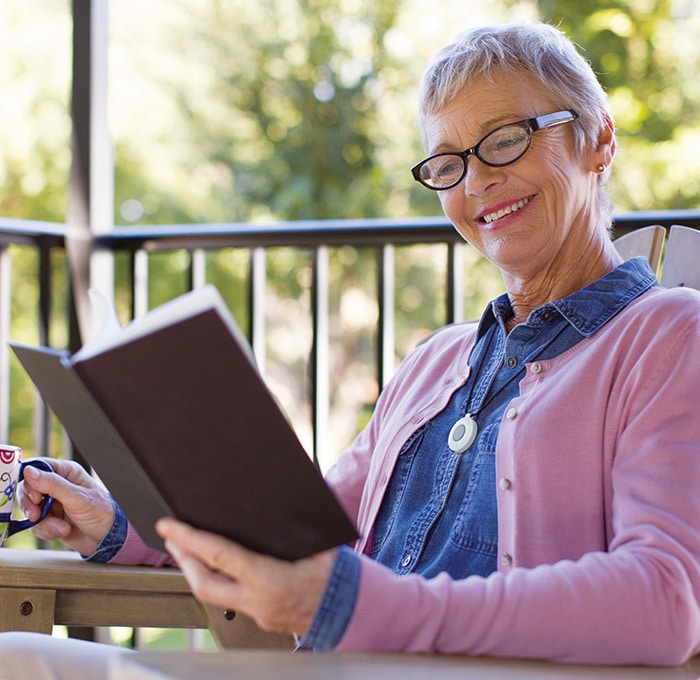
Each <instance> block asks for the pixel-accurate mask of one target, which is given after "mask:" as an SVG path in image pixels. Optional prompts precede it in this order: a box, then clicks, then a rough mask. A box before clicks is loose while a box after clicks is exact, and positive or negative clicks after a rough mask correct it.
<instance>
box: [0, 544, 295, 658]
mask: <svg viewBox="0 0 700 680" xmlns="http://www.w3.org/2000/svg"><path fill="white" fill-rule="evenodd" d="M54 624H59V625H66V626H76V627H85V626H90V627H91V626H129V627H134V628H149V627H154V628H209V630H210V632H211V634H212V637H213V638H214V640H215V641H216V643H217V645H218V646H219V647H221V648H259V649H264V648H267V649H274V648H283V649H292V648H293V640H292V638H291V637H290V636H286V635H275V634H271V633H265V632H264V631H262V630H260V629H259V628H258V627H257V626H256V625H255V624H254V623H253V621H252V620H251V619H249V618H247V617H244V616H241V615H238V616H235V615H232V614H230V613H228V612H224V611H223V610H221V609H217V608H216V607H211V606H209V605H203V604H201V603H200V602H198V601H197V600H195V598H194V597H193V595H192V593H191V592H190V589H189V587H188V585H187V582H186V581H185V578H184V576H183V575H182V574H181V573H180V572H179V571H178V570H176V569H169V568H156V567H147V566H144V567H135V566H120V565H113V564H94V563H92V562H86V561H84V560H83V559H81V557H80V556H79V555H78V554H77V553H73V552H71V551H67V550H23V549H17V548H1V549H0V631H10V630H24V631H34V632H39V633H48V634H51V632H52V628H53V626H54Z"/></svg>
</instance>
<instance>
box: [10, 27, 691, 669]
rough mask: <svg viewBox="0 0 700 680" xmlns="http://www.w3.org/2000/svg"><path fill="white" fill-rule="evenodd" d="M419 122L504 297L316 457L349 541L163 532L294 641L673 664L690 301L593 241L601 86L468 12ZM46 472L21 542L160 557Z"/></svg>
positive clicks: (604, 152) (607, 162)
mask: <svg viewBox="0 0 700 680" xmlns="http://www.w3.org/2000/svg"><path fill="white" fill-rule="evenodd" d="M420 123H421V127H422V134H423V141H424V144H425V148H426V150H427V153H428V157H427V158H426V159H425V160H423V161H421V162H420V163H418V164H417V165H416V166H415V167H414V168H413V170H412V172H413V176H414V177H415V179H416V180H417V181H418V182H420V183H421V184H422V185H424V186H425V187H427V189H429V190H433V191H436V192H437V195H438V197H439V199H440V201H441V204H442V208H443V210H444V212H445V214H446V215H447V217H448V218H449V219H450V220H451V222H452V223H453V224H454V226H455V228H456V229H457V231H458V232H459V233H460V234H461V235H462V236H463V237H464V239H465V240H466V241H468V242H469V243H470V244H471V245H472V246H473V247H474V248H476V249H477V250H478V251H479V252H480V253H482V254H483V255H484V256H485V257H486V258H488V259H489V260H490V261H491V262H493V263H494V264H495V265H496V266H497V267H498V268H499V269H500V271H501V272H502V275H503V280H504V282H505V286H506V289H507V293H506V294H504V295H502V296H501V297H498V298H497V299H495V300H494V301H493V302H491V304H489V306H488V307H487V309H486V311H485V312H484V314H483V316H482V318H481V320H480V322H479V323H478V325H472V326H470V325H454V326H451V327H448V328H446V329H444V330H442V331H441V332H439V333H437V334H435V335H434V336H433V337H431V338H430V339H429V340H428V341H427V342H426V343H424V344H422V345H421V346H420V347H418V348H417V349H416V351H415V352H414V353H413V354H412V355H411V356H409V357H408V358H407V359H406V360H405V361H404V362H403V363H402V365H401V366H400V368H399V370H398V371H397V373H396V376H395V377H394V379H393V380H392V381H391V383H390V384H389V385H387V387H386V388H385V389H384V391H383V392H382V394H381V396H380V398H379V400H378V403H377V406H376V410H375V412H374V415H373V417H372V419H371V422H370V423H369V425H368V426H367V428H366V429H365V430H364V431H363V432H362V433H361V434H360V435H359V437H358V438H357V440H356V441H355V442H354V443H353V444H352V445H351V446H350V447H349V448H348V449H347V450H346V451H345V452H344V453H343V454H342V455H341V457H340V458H339V460H338V462H337V465H336V466H335V467H334V468H333V469H332V470H330V472H329V473H328V476H327V479H328V482H329V483H330V484H331V486H332V488H333V489H334V490H335V492H336V494H337V496H338V497H339V499H340V500H341V501H342V503H343V504H344V506H345V508H346V509H347V511H348V513H350V515H351V516H352V517H354V518H355V520H356V522H357V526H358V529H359V532H360V534H361V538H360V539H359V541H358V542H357V545H355V546H354V550H352V549H350V548H349V547H346V546H344V547H341V548H339V549H337V550H332V551H329V552H326V553H323V554H319V555H316V556H314V557H312V558H310V559H306V560H302V561H299V562H296V563H286V562H280V561H277V560H274V559H272V558H269V557H265V556H262V555H258V554H253V553H251V552H249V551H248V550H245V549H243V548H242V547H240V546H238V545H235V544H233V543H231V542H230V541H228V540H226V539H223V538H221V537H219V536H216V535H212V534H209V533H205V532H202V531H198V530H195V529H193V528H191V527H188V526H185V525H183V524H181V523H178V522H176V521H174V520H172V519H164V520H161V522H160V523H159V527H158V528H159V531H160V533H161V535H162V536H163V537H164V538H165V539H166V545H167V548H168V550H169V552H170V553H171V554H172V556H173V558H174V559H175V560H176V562H177V563H178V564H179V566H180V567H181V568H182V569H183V571H184V573H185V575H186V577H187V579H188V581H189V583H190V585H191V586H192V589H193V591H194V593H195V594H196V595H197V596H198V597H199V598H200V599H202V600H204V601H206V602H210V603H212V604H214V605H218V606H220V607H225V608H230V609H236V610H239V611H242V612H245V613H247V614H248V615H250V616H251V617H253V618H254V619H255V620H256V621H258V622H259V624H260V625H261V626H262V627H264V628H266V629H272V630H277V631H286V632H289V633H295V634H297V635H298V636H300V644H301V645H302V646H303V647H309V648H313V649H316V650H332V649H337V650H381V651H394V650H403V651H411V652H437V653H449V654H454V653H457V654H474V655H496V656H505V657H521V658H522V657H528V658H541V659H552V660H557V661H566V662H590V663H606V664H679V663H682V662H684V661H685V660H686V659H688V658H689V657H690V656H691V655H693V654H695V653H697V652H698V649H699V643H700V607H699V606H698V605H699V603H698V598H699V595H700V519H699V518H700V493H698V480H699V479H700V455H698V454H699V453H700V452H699V451H698V446H699V442H700V419H698V418H697V415H696V414H695V412H694V411H695V405H696V403H697V389H698V388H697V386H698V384H700V362H698V359H697V347H698V346H700V296H699V295H698V294H697V293H696V292H694V291H690V290H685V289H675V290H666V289H663V288H661V287H660V286H659V285H657V283H656V279H655V276H654V273H653V272H652V271H651V270H650V268H649V266H648V264H647V262H646V261H645V260H644V259H643V258H637V259H633V260H631V261H628V262H622V261H621V258H620V257H619V256H618V254H617V253H616V251H615V249H614V247H613V245H612V243H611V240H610V236H609V230H610V225H611V204H610V202H609V200H608V199H607V197H606V194H605V191H604V185H605V183H606V180H607V177H608V174H609V171H610V166H611V164H612V161H613V158H614V155H615V134H614V127H613V123H612V120H611V116H610V112H609V109H608V103H607V100H606V96H605V94H604V92H603V90H602V88H601V86H600V85H599V83H598V81H597V80H596V78H595V76H594V74H593V71H592V70H591V68H590V67H589V65H588V64H587V62H586V61H585V60H584V59H583V58H582V57H581V56H580V55H579V54H578V53H577V51H576V50H575V48H574V47H573V45H572V43H571V42H570V41H569V40H568V39H567V38H565V37H564V36H563V35H562V34H561V33H560V32H559V31H557V30H555V29H554V28H552V27H550V26H547V25H543V24H527V25H517V26H505V27H496V28H483V29H479V30H474V31H470V32H468V33H465V34H462V35H460V36H459V37H458V38H457V40H456V41H455V42H454V43H452V44H451V45H449V46H447V47H446V48H444V49H443V50H442V51H440V52H439V53H438V54H437V56H436V57H435V58H434V60H433V61H432V63H431V64H430V65H429V67H428V69H427V71H426V73H425V76H424V77H423V81H422V86H421V94H420ZM54 465H55V466H56V468H57V470H58V471H59V473H60V475H51V474H49V473H42V472H41V471H37V470H34V469H33V468H29V469H27V472H26V476H27V477H28V478H29V481H28V482H27V486H26V488H25V490H24V498H23V507H25V509H26V510H27V511H28V512H29V513H30V515H31V514H33V513H35V512H36V505H35V503H36V502H37V501H38V500H39V497H40V494H42V493H51V494H52V495H54V496H55V497H56V498H57V499H58V500H59V501H61V502H62V506H63V511H64V513H65V516H64V517H63V519H61V518H60V517H59V516H53V517H50V518H49V519H47V520H45V521H44V522H43V523H42V524H41V525H39V527H38V528H37V529H36V533H37V534H39V535H41V536H42V537H44V538H57V537H61V538H64V539H65V540H66V542H67V543H68V544H69V545H72V546H73V547H75V548H77V549H78V550H80V551H81V552H82V553H83V554H84V555H86V556H87V555H89V554H90V553H93V552H97V554H98V555H102V556H103V558H104V557H105V556H106V557H107V558H110V559H114V561H122V562H150V563H163V560H164V559H165V558H164V557H163V556H156V555H154V554H153V553H152V552H151V551H149V550H148V549H147V548H146V547H145V546H144V545H143V543H142V542H141V541H140V539H139V537H138V536H137V535H136V534H135V533H134V532H133V530H132V529H131V527H129V528H128V529H127V528H126V523H125V521H124V520H123V518H121V516H120V513H119V512H118V511H117V513H116V515H115V513H114V512H113V511H112V506H111V502H110V501H109V499H108V498H107V497H106V496H105V495H104V493H103V492H101V491H100V489H99V487H97V485H95V484H94V482H92V480H91V479H90V478H89V477H87V476H86V475H85V474H84V473H81V472H79V471H78V469H77V466H73V465H72V464H70V463H67V462H60V461H59V462H54ZM120 526H121V528H120ZM106 533H108V538H107V539H106V540H104V536H105V534H106ZM124 535H125V538H124ZM1 637H2V636H0V638H1ZM93 649H94V648H93ZM105 653H106V652H105Z"/></svg>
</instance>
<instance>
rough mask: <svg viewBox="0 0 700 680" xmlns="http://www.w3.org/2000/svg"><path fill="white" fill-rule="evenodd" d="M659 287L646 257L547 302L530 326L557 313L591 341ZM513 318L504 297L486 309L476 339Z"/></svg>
mask: <svg viewBox="0 0 700 680" xmlns="http://www.w3.org/2000/svg"><path fill="white" fill-rule="evenodd" d="M654 285H657V281H656V275H655V274H654V272H653V271H652V270H651V267H650V266H649V263H648V262H647V259H646V258H645V257H634V258H632V259H631V260H626V261H625V262H623V263H622V264H621V265H619V266H617V267H616V268H615V269H613V270H612V271H611V272H608V273H607V274H606V275H605V276H603V277H601V278H599V279H598V280H597V281H594V282H593V283H591V284H590V285H588V286H586V287H585V288H581V289H580V290H577V291H575V292H574V293H571V295H567V296H566V297H565V298H562V299H561V300H555V301H554V302H548V303H547V304H545V305H542V306H541V307H538V308H537V309H534V310H532V312H530V315H529V316H528V319H527V323H528V324H531V325H539V324H541V323H544V322H545V320H546V318H547V316H548V315H551V313H552V310H553V309H554V310H556V311H557V312H559V314H561V316H562V317H563V318H564V319H566V320H567V321H568V322H569V323H570V324H571V325H572V326H573V327H574V328H575V329H576V330H577V331H578V332H579V333H581V335H583V336H584V337H588V336H589V335H592V334H593V333H595V332H596V331H597V330H598V329H599V328H601V327H602V326H603V325H604V324H606V323H607V322H608V321H610V319H612V318H613V317H614V316H615V315H616V314H617V313H618V312H620V311H622V310H623V309H624V308H625V307H626V306H627V305H628V304H629V303H630V302H632V300H634V299H635V298H636V297H638V296H639V295H641V294H642V293H644V292H645V291H647V290H649V288H651V287H652V286H654ZM512 315H513V308H512V307H511V304H510V300H509V298H508V294H507V293H503V295H500V296H499V297H497V298H496V299H495V300H492V301H491V303H490V304H489V305H488V306H487V308H486V310H485V311H484V314H483V315H482V317H481V321H480V322H479V329H478V333H477V337H481V336H482V335H483V334H484V333H485V332H486V331H487V330H488V329H489V328H490V327H491V326H492V324H493V323H496V322H497V323H500V324H501V325H502V326H504V325H505V321H506V319H508V318H509V317H511V316H512Z"/></svg>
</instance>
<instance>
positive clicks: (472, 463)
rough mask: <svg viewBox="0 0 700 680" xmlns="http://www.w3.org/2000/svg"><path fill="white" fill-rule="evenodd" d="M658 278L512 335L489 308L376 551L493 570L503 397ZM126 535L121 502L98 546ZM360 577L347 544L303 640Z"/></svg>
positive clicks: (548, 314) (399, 470)
mask: <svg viewBox="0 0 700 680" xmlns="http://www.w3.org/2000/svg"><path fill="white" fill-rule="evenodd" d="M653 285H656V278H655V276H654V274H653V272H652V271H651V269H650V267H649V265H648V263H647V261H646V259H644V258H634V259H633V260H629V261H627V262H624V263H623V264H621V265H620V266H619V267H617V268H616V269H615V270H613V271H612V272H610V273H608V274H607V275H605V276H604V277H602V278H601V279H599V280H598V281H595V282H594V283H592V284H591V285H589V286H587V287H585V288H583V289H581V290H579V291H576V292H575V293H572V294H571V295H569V296H568V297H566V298H563V299H562V300H558V301H555V302H550V303H547V304H545V305H543V306H542V307H539V308H537V309H535V310H533V311H532V312H531V313H530V315H529V317H528V319H527V322H526V323H523V324H519V325H518V326H516V327H515V328H514V329H513V330H512V331H511V332H510V333H509V334H507V333H506V330H505V323H506V321H507V320H508V319H509V318H510V317H511V316H512V315H513V311H512V307H511V305H510V301H509V298H508V296H507V294H503V295H501V296H500V297H498V298H496V299H495V300H493V301H492V302H491V303H490V304H489V305H488V307H487V308H486V310H485V312H484V314H483V316H482V318H481V321H480V324H479V329H478V332H477V339H476V342H475V345H474V348H473V350H472V354H471V356H470V365H471V367H472V370H471V373H470V376H469V378H468V379H467V380H466V381H465V383H464V384H463V385H462V386H460V387H459V388H458V389H457V390H456V391H455V392H454V393H453V394H452V396H451V398H450V401H449V403H448V405H447V406H446V407H445V409H444V410H443V411H442V412H441V413H439V414H438V415H437V416H436V417H435V418H433V419H432V420H431V421H429V422H428V423H426V424H425V425H423V426H422V427H421V428H420V429H419V430H417V431H416V432H414V433H413V435H412V436H411V437H410V438H409V439H408V441H407V442H406V443H405V444H404V446H403V448H402V450H401V453H400V455H399V459H398V461H397V463H396V466H395V468H394V471H393V474H392V479H391V481H390V484H389V487H388V489H387V492H386V494H385V496H384V499H383V501H382V505H381V508H380V511H379V514H378V517H377V520H376V522H375V526H374V532H373V542H372V546H371V552H370V555H371V557H372V558H373V559H375V560H377V561H379V562H381V563H383V564H385V565H387V566H388V567H389V568H391V569H392V570H393V571H394V572H395V573H396V574H406V573H411V572H412V573H417V574H421V575H423V576H425V577H431V576H434V575H436V574H438V573H440V572H446V573H448V574H449V575H450V576H451V577H452V578H455V579H461V578H466V577H467V576H470V575H481V576H486V575H488V574H490V573H492V572H493V571H495V570H496V547H497V542H498V526H497V509H496V486H495V485H496V481H495V449H496V440H497V438H498V432H499V428H500V422H501V419H502V417H503V413H504V410H505V407H506V406H507V404H508V403H509V402H510V401H511V400H512V399H513V398H515V397H516V396H517V395H518V393H519V381H520V379H521V378H522V377H523V375H524V373H525V364H526V363H527V362H531V361H534V360H535V359H550V358H553V357H555V356H558V355H559V354H561V353H562V352H564V351H566V350H568V349H570V348H571V347H573V346H574V345H575V344H576V343H578V342H579V341H581V340H582V339H584V338H586V337H588V336H590V335H592V334H593V333H595V332H596V331H597V330H598V329H599V328H601V327H602V326H603V325H604V324H605V323H606V322H607V321H609V320H610V319H611V318H612V317H613V316H614V315H615V314H617V313H618V312H619V311H621V310H622V309H623V308H624V307H625V306H626V305H627V304H629V303H630V302H631V301H632V300H633V299H635V298H636V297H637V296H639V295H640V294H642V293H643V292H644V291H646V290H648V289H649V288H650V287H651V286H653ZM474 411H477V416H476V419H477V422H478V426H479V431H478V435H477V438H476V439H475V441H474V443H473V444H472V445H471V446H470V448H469V449H467V450H466V451H465V452H463V453H456V452H454V451H452V450H451V449H450V448H449V446H448V445H447V437H448V433H449V431H450V428H451V427H452V425H453V424H454V422H455V421H456V420H457V419H459V418H460V417H462V416H464V415H465V413H467V412H470V413H473V412H474ZM125 536H126V519H125V518H124V516H123V514H122V513H121V511H118V512H117V513H116V515H115V521H114V525H113V527H112V530H110V532H109V534H108V535H107V536H106V537H105V539H104V541H103V542H102V544H101V545H100V546H99V548H98V550H97V551H96V552H95V554H94V555H92V556H90V558H88V559H90V560H93V561H107V559H109V558H110V557H112V556H113V555H114V554H115V553H116V552H117V551H118V550H119V548H120V547H121V545H122V544H123V541H124V539H125ZM359 577H360V563H359V558H358V556H357V555H355V554H354V553H353V551H352V550H351V549H350V548H349V547H347V546H343V547H341V548H340V549H339V551H338V556H337V558H336V561H335V563H334V565H333V570H332V572H331V575H330V577H329V581H328V584H327V586H326V589H325V591H324V594H323V597H322V600H321V603H320V604H319V607H318V609H317V611H316V614H315V616H314V619H313V621H312V623H311V626H310V627H309V629H308V631H307V633H306V634H305V635H304V637H303V638H302V639H301V640H300V643H299V644H300V646H301V647H304V648H312V649H315V650H317V651H325V650H330V649H332V648H333V647H335V646H336V645H337V643H338V642H339V640H340V638H341V637H342V635H343V633H344V631H345V628H346V626H347V623H348V621H349V620H350V617H351V616H352V611H353V605H354V601H355V596H356V592H357V587H358V583H359Z"/></svg>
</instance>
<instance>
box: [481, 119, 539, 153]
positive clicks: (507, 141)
mask: <svg viewBox="0 0 700 680" xmlns="http://www.w3.org/2000/svg"><path fill="white" fill-rule="evenodd" d="M527 140H528V134H527V131H526V130H524V129H523V128H522V127H520V126H518V125H509V126H507V127H504V128H500V129H499V130H494V132H492V133H491V134H490V135H489V136H488V137H487V138H486V139H485V140H484V143H483V145H482V147H481V149H480V151H481V153H482V154H483V155H487V156H488V155H494V154H495V155H496V156H501V155H503V154H505V155H508V154H510V153H512V152H517V151H519V150H520V149H522V148H523V146H525V145H526V144H527Z"/></svg>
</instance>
